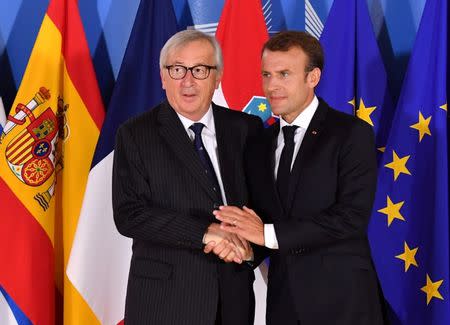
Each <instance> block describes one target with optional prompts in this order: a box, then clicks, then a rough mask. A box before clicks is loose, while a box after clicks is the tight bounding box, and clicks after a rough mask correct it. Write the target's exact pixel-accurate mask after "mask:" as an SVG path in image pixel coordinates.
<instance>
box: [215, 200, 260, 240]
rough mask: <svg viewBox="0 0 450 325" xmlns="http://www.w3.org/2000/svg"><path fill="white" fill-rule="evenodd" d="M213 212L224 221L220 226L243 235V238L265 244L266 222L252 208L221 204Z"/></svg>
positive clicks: (218, 218)
mask: <svg viewBox="0 0 450 325" xmlns="http://www.w3.org/2000/svg"><path fill="white" fill-rule="evenodd" d="M213 214H214V215H215V216H216V219H217V220H220V221H222V223H221V224H220V228H221V229H223V230H225V231H227V232H230V233H233V234H237V235H239V236H241V237H242V238H244V239H246V240H248V241H250V242H252V243H254V244H257V245H261V246H264V224H263V222H262V220H261V218H260V217H259V216H258V215H257V214H256V213H255V211H253V210H252V209H249V208H247V207H246V206H244V207H243V208H242V209H240V208H238V207H234V206H221V207H220V208H219V210H215V211H214V212H213Z"/></svg>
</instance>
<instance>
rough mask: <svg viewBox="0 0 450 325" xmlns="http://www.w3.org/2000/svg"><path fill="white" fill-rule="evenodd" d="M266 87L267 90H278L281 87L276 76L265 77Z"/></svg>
mask: <svg viewBox="0 0 450 325" xmlns="http://www.w3.org/2000/svg"><path fill="white" fill-rule="evenodd" d="M264 88H265V89H267V91H274V90H277V89H278V88H279V84H278V81H277V78H274V77H268V78H265V79H264Z"/></svg>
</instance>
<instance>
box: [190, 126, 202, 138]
mask: <svg viewBox="0 0 450 325" xmlns="http://www.w3.org/2000/svg"><path fill="white" fill-rule="evenodd" d="M204 127H205V125H204V124H203V123H194V124H192V125H191V126H190V127H189V128H190V129H191V130H192V131H193V132H194V134H195V137H198V136H199V135H201V134H202V130H203V128H204Z"/></svg>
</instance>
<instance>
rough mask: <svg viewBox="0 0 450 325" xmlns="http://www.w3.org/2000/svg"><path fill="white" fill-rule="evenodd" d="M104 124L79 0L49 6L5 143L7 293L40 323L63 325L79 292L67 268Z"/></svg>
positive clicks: (1, 239) (0, 222)
mask: <svg viewBox="0 0 450 325" xmlns="http://www.w3.org/2000/svg"><path fill="white" fill-rule="evenodd" d="M103 117H104V109H103V104H102V101H101V97H100V92H99V89H98V85H97V81H96V77H95V73H94V69H93V66H92V62H91V58H90V54H89V49H88V46H87V42H86V38H85V35H84V31H83V27H82V23H81V19H80V15H79V11H78V4H77V1H76V0H51V1H50V4H49V7H48V9H47V13H46V15H45V17H44V19H43V21H42V26H41V28H40V31H39V33H38V36H37V39H36V42H35V44H34V47H33V51H32V53H31V56H30V59H29V62H28V65H27V68H26V71H25V74H24V76H23V79H22V83H21V85H20V88H19V91H18V93H17V96H16V99H15V101H14V104H13V107H12V109H11V112H10V115H9V117H8V121H7V123H6V125H5V127H4V130H3V133H2V134H1V138H0V139H1V140H0V141H1V143H0V198H1V201H2V203H1V217H0V261H1V262H0V265H1V266H0V285H1V287H2V288H3V290H5V291H6V292H7V293H8V295H9V296H10V297H11V299H12V300H14V302H15V304H16V305H17V307H18V308H19V309H20V310H21V311H22V312H23V314H24V315H25V316H26V317H27V318H28V319H29V320H30V321H31V322H32V323H33V324H55V322H56V323H58V324H59V323H62V297H63V295H64V294H66V295H67V292H71V291H74V289H73V288H72V287H71V285H70V283H69V281H68V280H67V279H65V278H64V269H65V266H66V264H67V259H68V257H69V253H70V248H71V244H72V240H73V237H74V233H75V230H76V225H77V221H78V216H79V214H80V208H81V203H82V199H83V194H84V190H85V186H86V181H87V176H88V173H89V169H90V164H91V160H92V156H93V152H94V149H95V145H96V143H97V138H98V136H99V133H100V128H101V125H102V122H103ZM70 296H71V297H72V300H74V301H73V302H74V303H77V302H76V300H77V298H76V297H75V298H73V297H74V295H73V294H70Z"/></svg>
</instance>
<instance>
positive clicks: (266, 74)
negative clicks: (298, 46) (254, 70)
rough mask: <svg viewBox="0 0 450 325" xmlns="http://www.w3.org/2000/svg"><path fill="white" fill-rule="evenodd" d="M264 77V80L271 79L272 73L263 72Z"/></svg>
mask: <svg viewBox="0 0 450 325" xmlns="http://www.w3.org/2000/svg"><path fill="white" fill-rule="evenodd" d="M262 77H263V78H270V73H268V72H263V73H262Z"/></svg>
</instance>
